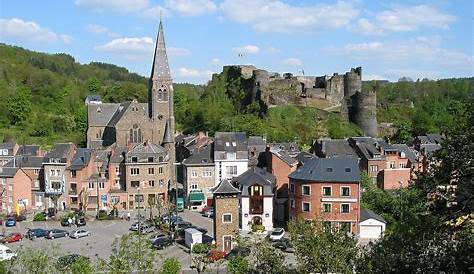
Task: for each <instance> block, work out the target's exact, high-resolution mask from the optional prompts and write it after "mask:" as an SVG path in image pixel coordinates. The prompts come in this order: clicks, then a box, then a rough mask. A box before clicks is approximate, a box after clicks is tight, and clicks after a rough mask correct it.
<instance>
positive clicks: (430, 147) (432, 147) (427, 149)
mask: <svg viewBox="0 0 474 274" xmlns="http://www.w3.org/2000/svg"><path fill="white" fill-rule="evenodd" d="M439 149H441V145H439V144H423V145H421V146H420V151H422V152H424V153H425V154H426V155H431V154H433V152H435V151H437V150H439Z"/></svg>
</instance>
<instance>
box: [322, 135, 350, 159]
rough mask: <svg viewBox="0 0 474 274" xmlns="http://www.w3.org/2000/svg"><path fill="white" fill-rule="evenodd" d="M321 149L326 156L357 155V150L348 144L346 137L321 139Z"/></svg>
mask: <svg viewBox="0 0 474 274" xmlns="http://www.w3.org/2000/svg"><path fill="white" fill-rule="evenodd" d="M320 142H321V150H322V152H323V153H324V155H325V157H326V158H330V157H339V156H354V157H357V152H356V151H354V149H353V148H352V147H351V146H350V145H349V141H348V140H347V139H322V140H320Z"/></svg>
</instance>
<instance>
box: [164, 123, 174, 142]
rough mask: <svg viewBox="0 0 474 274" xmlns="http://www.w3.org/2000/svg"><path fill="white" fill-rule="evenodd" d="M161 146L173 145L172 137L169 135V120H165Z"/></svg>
mask: <svg viewBox="0 0 474 274" xmlns="http://www.w3.org/2000/svg"><path fill="white" fill-rule="evenodd" d="M162 143H163V144H170V143H173V136H172V134H171V128H170V119H168V120H166V125H165V134H164V135H163V142H162Z"/></svg>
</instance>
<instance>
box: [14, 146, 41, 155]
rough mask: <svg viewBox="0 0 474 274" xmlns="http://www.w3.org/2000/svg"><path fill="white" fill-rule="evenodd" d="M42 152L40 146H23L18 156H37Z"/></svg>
mask: <svg viewBox="0 0 474 274" xmlns="http://www.w3.org/2000/svg"><path fill="white" fill-rule="evenodd" d="M39 150H40V146H38V145H22V146H20V148H18V151H17V153H16V155H22V156H36V155H38V152H39Z"/></svg>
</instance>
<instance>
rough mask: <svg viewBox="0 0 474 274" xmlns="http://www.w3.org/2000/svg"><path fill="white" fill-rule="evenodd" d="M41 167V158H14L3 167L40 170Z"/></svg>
mask: <svg viewBox="0 0 474 274" xmlns="http://www.w3.org/2000/svg"><path fill="white" fill-rule="evenodd" d="M42 166H43V157H41V156H16V157H15V158H14V159H12V160H10V161H8V162H7V163H6V164H5V165H4V167H19V168H41V167H42Z"/></svg>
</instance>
